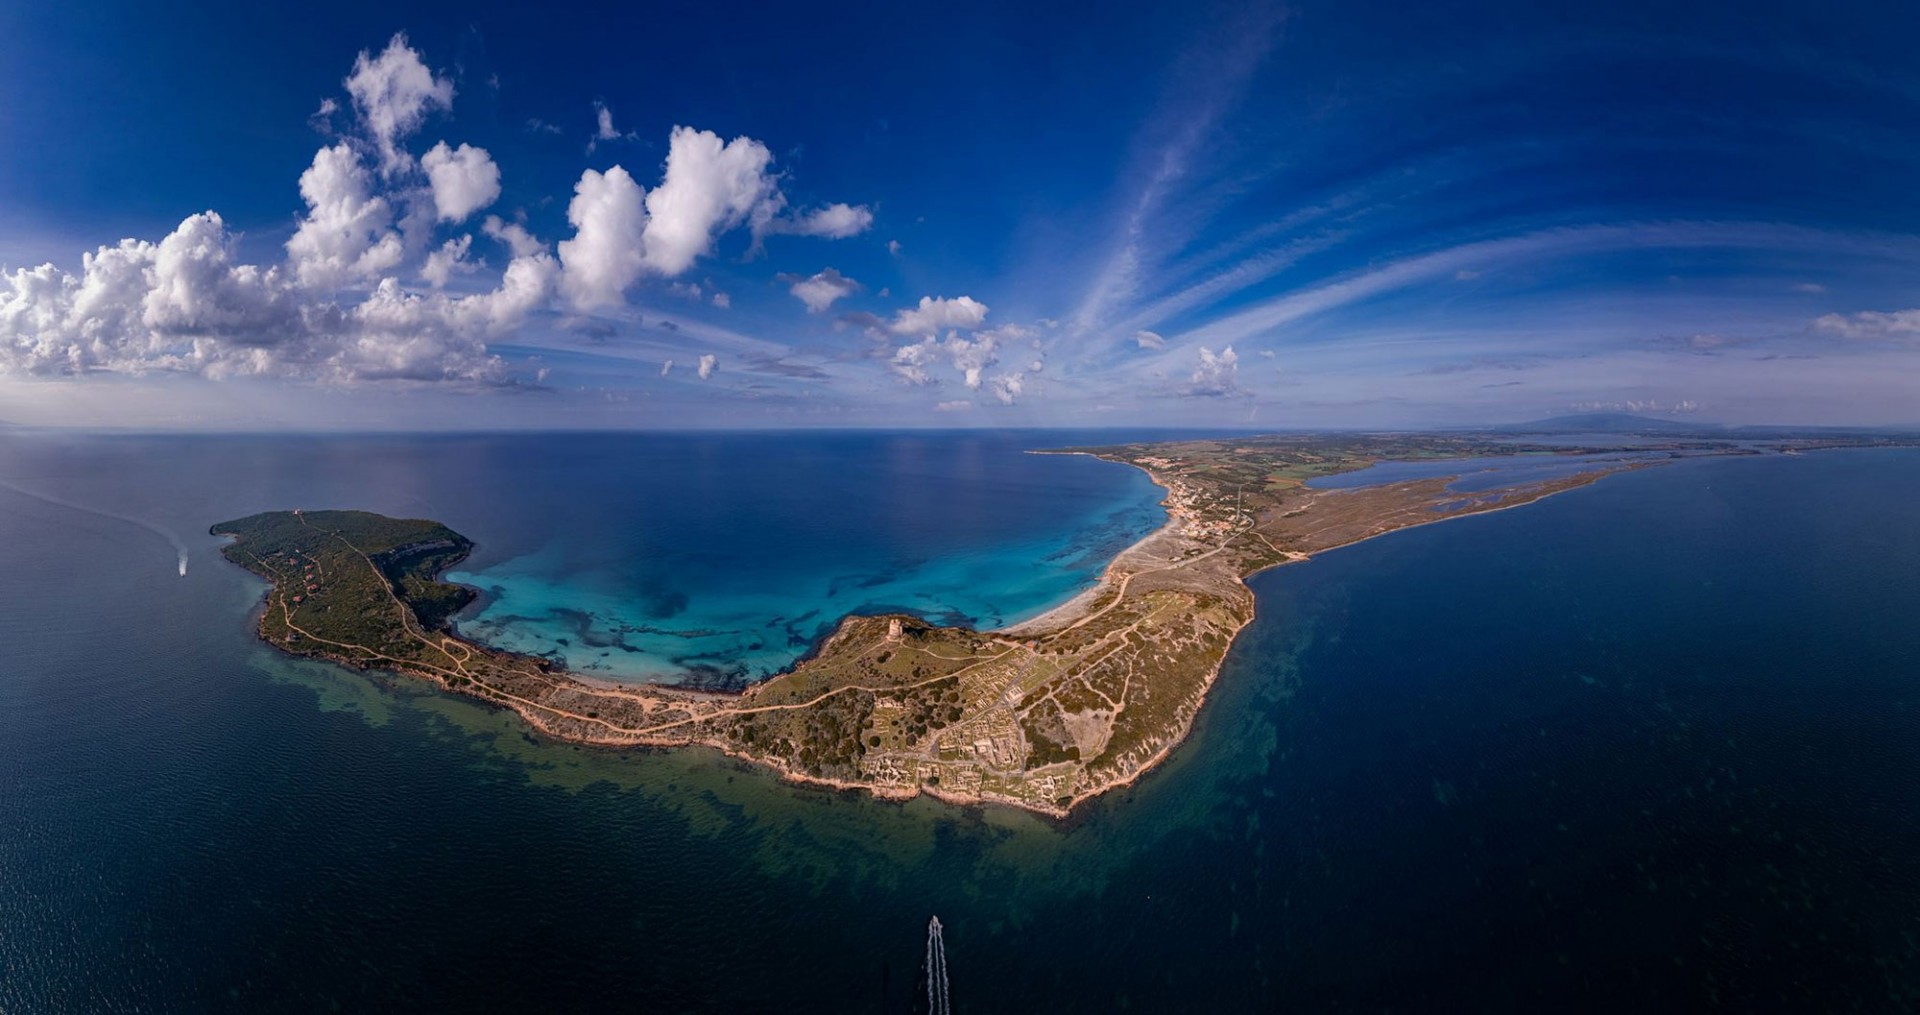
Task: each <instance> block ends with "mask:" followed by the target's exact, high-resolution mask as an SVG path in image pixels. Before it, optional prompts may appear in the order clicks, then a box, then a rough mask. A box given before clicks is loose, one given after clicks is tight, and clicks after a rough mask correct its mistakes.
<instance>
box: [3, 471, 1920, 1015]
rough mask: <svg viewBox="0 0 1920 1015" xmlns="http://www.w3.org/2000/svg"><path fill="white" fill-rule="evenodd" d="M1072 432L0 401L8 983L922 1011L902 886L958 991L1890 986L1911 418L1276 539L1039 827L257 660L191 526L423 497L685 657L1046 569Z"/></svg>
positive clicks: (1018, 817) (340, 1007)
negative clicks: (1446, 518) (537, 732)
mask: <svg viewBox="0 0 1920 1015" xmlns="http://www.w3.org/2000/svg"><path fill="white" fill-rule="evenodd" d="M1127 436H1129V437H1131V436H1134V435H1127ZM1100 439H1117V438H1116V436H1115V435H1106V436H1104V437H1103V436H1102V435H1091V434H1059V433H1052V434H996V435H989V436H979V435H962V434H944V435H943V434H933V435H846V434H839V435H757V436H727V437H710V436H683V437H660V436H646V435H642V436H618V437H615V436H604V435H601V436H585V435H553V436H541V437H510V438H502V437H462V438H449V437H435V438H388V437H383V438H278V437H276V438H264V437H261V438H231V437H221V438H212V437H208V438H181V437H167V438H135V437H109V436H94V437H70V436H56V435H46V434H11V435H5V436H0V482H4V483H6V484H9V485H7V486H0V1012H5V1013H6V1015H29V1013H41V1012H59V1013H64V1012H206V1011H214V1012H218V1011H244V1012H253V1011H296V1012H307V1011H315V1012H325V1011H389V1010H409V1011H418V1010H455V1011H472V1012H493V1011H502V1012H506V1011H512V1012H523V1011H557V1010H581V1009H595V1010H616V1011H649V1012H651V1011H661V1012H762V1011H768V1012H771V1011H779V1012H836V1013H840V1012H846V1013H860V1012H872V1013H878V1012H906V1011H911V1010H915V1009H914V1008H913V1000H914V997H915V993H916V992H915V983H914V981H915V978H916V974H917V972H918V969H919V966H920V963H921V958H922V955H923V950H924V945H925V940H926V926H927V919H928V917H929V916H931V915H934V914H937V915H938V916H939V917H940V919H941V921H942V923H943V924H944V925H945V935H944V936H945V942H946V954H947V961H948V967H949V969H950V972H951V996H952V998H953V999H954V1002H955V1009H956V1010H957V1011H962V1012H973V1013H978V1012H1114V1011H1139V1012H1183V1011H1208V1012H1215V1011H1218V1012H1238V1011H1270V1010H1291V1011H1406V1012H1425V1011H1438V1010H1449V1011H1528V1012H1533V1011H1542V1010H1563V1009H1572V1010H1598V1011H1620V1010H1696V1009H1702V1008H1720V1009H1725V1010H1733V1011H1754V1010H1786V1011H1825V1010H1846V1011H1854V1010H1865V1011H1896V1010H1902V1009H1907V1008H1911V1007H1913V1006H1914V1005H1915V1004H1917V1003H1920V623H1916V621H1915V618H1916V617H1920V524H1916V522H1917V521H1920V507H1916V505H1920V452H1915V451H1873V452H1826V453H1819V454H1809V455H1802V456H1793V457H1788V456H1775V457H1747V458H1733V459H1713V460H1692V461H1684V462H1680V463H1677V464H1673V465H1667V466H1661V467H1657V468H1650V469H1643V470H1640V471H1635V472H1631V473H1626V474H1621V475H1616V476H1612V477H1609V478H1607V479H1605V480H1604V481H1602V482H1600V483H1598V484H1596V485H1594V486H1591V487H1587V488H1583V489H1580V490H1576V491H1573V492H1570V493H1566V494H1563V495H1560V496H1557V497H1554V498H1551V499H1549V500H1547V501H1544V502H1541V503H1538V504H1535V505H1531V506H1528V507H1525V508H1521V509H1516V510H1510V511H1502V512H1497V513H1494V514H1489V515H1483V516H1478V517H1472V518H1467V519H1462V520H1457V521H1450V522H1447V523H1445V524H1440V525H1431V526H1425V527H1421V528H1416V529H1409V530H1405V531H1402V532H1399V533H1395V534H1392V535H1389V536H1386V537H1382V538H1380V539H1376V540H1373V541H1371V542H1367V543H1363V544H1360V545H1357V546H1353V547H1349V548H1346V549H1342V550H1339V551H1335V552H1332V553H1328V554H1325V555H1322V556H1321V557H1319V558H1317V559H1315V560H1313V561H1311V562H1308V563H1305V564H1299V565H1291V566H1287V567H1283V568H1279V569H1276V570H1273V571H1269V572H1267V573H1265V574H1262V575H1260V576H1258V577H1256V578H1255V579H1254V581H1253V585H1254V587H1255V591H1256V593H1257V595H1258V603H1259V616H1258V619H1257V620H1256V621H1255V623H1254V624H1253V625H1252V626H1251V627H1249V628H1248V629H1247V630H1246V631H1245V632H1244V633H1243V635H1242V636H1241V639H1240V641H1239V642H1238V643H1237V644H1236V646H1235V648H1234V651H1233V653H1232V655H1231V656H1230V657H1229V659H1228V662H1227V665H1226V667H1225V669H1224V671H1223V673H1222V674H1221V677H1220V680H1219V681H1218V683H1217V684H1216V686H1215V689H1214V692H1213V694H1212V696H1211V698H1210V700H1209V701H1208V703H1207V706H1206V708H1205V709H1204V710H1203V712H1202V714H1201V717H1200V720H1199V722H1198V724H1197V726H1196V728H1195V730H1194V734H1193V736H1192V738H1191V739H1190V740H1189V741H1188V742H1187V743H1186V744H1185V745H1183V747H1182V748H1181V749H1180V750H1179V751H1178V752H1177V753H1176V754H1175V755H1174V756H1173V758H1172V759H1171V760H1170V761H1169V762H1168V763H1167V764H1166V765H1165V766H1164V767H1162V768H1161V769H1159V770H1157V771H1156V772H1155V773H1154V774H1152V775H1150V776H1148V777H1147V778H1145V779H1143V780H1141V781H1140V782H1139V783H1138V784H1137V785H1136V786H1134V787H1133V788H1132V789H1130V790H1128V791H1124V792H1122V793H1119V794H1117V795H1114V796H1112V797H1110V798H1104V799H1102V800H1100V801H1097V802H1095V803H1094V804H1092V805H1091V806H1089V807H1086V808H1085V809H1083V810H1082V811H1080V812H1077V813H1076V815H1075V816H1074V817H1073V818H1072V819H1070V820H1069V821H1067V822H1064V823H1057V822H1052V821H1048V820H1044V819H1040V818H1036V817H1033V816H1030V815H1026V814H1023V813H1018V812H1014V811H1010V810H1004V809H999V808H987V809H960V808H954V807H949V806H946V805H943V804H938V803H933V802H930V801H926V800H917V801H914V802H910V803H907V804H890V803H880V802H876V801H873V800H871V799H868V798H866V797H863V796H860V795H856V794H839V793H830V792H825V791H820V790H814V789H804V788H796V787H792V786H787V785H783V784H781V783H779V782H778V781H777V780H775V779H773V778H772V777H770V776H768V775H766V774H764V773H762V772H759V771H757V770H755V769H753V768H751V767H747V766H744V765H742V764H739V763H736V762H733V761H730V760H727V759H725V758H722V757H720V756H718V755H715V754H713V753H711V752H704V751H677V752H652V753H640V752H610V751H596V750H588V749H583V748H576V747H571V746H566V745H560V744H554V743H549V742H546V741H543V740H541V739H539V738H536V737H532V736H529V735H528V734H527V733H526V731H525V729H524V728H523V726H522V725H521V724H520V723H519V722H518V720H517V719H516V718H515V717H513V716H512V715H510V714H506V713H501V712H496V711H491V710H488V709H486V708H483V707H481V706H479V705H478V704H476V703H472V702H468V701H465V700H462V699H456V698H452V697H448V696H445V695H442V694H439V693H435V692H432V691H429V690H427V689H426V688H424V687H422V686H419V685H417V684H414V683H412V682H409V681H405V680H396V679H393V678H386V677H382V676H380V675H377V674H371V675H369V674H358V673H352V672H348V671H345V670H342V669H339V668H336V667H332V666H328V665H321V664H314V663H302V662H296V661H293V660H289V659H287V658H285V657H282V656H279V655H277V654H275V653H274V652H272V651H270V650H267V649H265V648H263V647H261V646H260V645H258V644H257V643H256V642H255V641H254V639H253V635H252V631H251V628H250V625H249V613H250V611H251V610H252V609H253V608H254V606H255V605H256V603H257V602H258V599H259V596H260V594H261V588H262V586H261V585H260V583H258V582H257V581H255V580H254V579H252V578H251V577H250V576H248V575H246V574H244V573H242V572H240V571H239V570H238V569H236V568H233V567H230V566H228V565H226V564H225V563H224V562H222V561H221V560H220V559H219V558H218V556H217V542H216V541H215V540H214V539H212V538H211V537H208V536H205V535H203V534H202V533H204V532H205V530H206V526H207V525H208V524H210V523H211V522H214V521H218V520H222V519H224V518H227V517H231V516H234V515H237V514H241V513H245V512H249V511H255V510H261V509H266V508H278V507H292V506H306V507H317V506H360V507H367V508H372V509H376V510H381V511H385V512H388V513H397V514H418V515H429V516H432V517H437V518H441V519H443V520H445V521H447V522H449V523H450V524H452V525H454V527H456V528H458V529H460V530H461V531H462V532H465V533H466V534H467V535H469V536H471V537H472V538H474V539H475V540H476V541H478V543H479V544H480V549H479V551H478V552H477V553H476V555H475V557H474V558H473V559H472V560H471V561H469V562H468V564H467V565H466V568H467V571H468V573H470V574H473V575H476V576H479V577H480V578H481V579H482V580H480V581H477V582H476V584H480V585H483V586H485V585H487V584H488V581H487V580H486V578H487V576H489V575H491V576H492V578H493V579H494V580H495V581H494V584H496V585H498V586H499V587H500V589H501V590H502V591H500V592H498V593H497V594H496V595H495V597H494V599H493V601H492V603H490V604H489V605H488V606H487V607H482V608H481V610H480V611H477V613H478V614H479V615H478V616H470V617H469V618H468V620H467V621H466V622H467V623H470V624H482V623H491V624H494V628H493V629H494V630H496V631H498V632H500V634H499V636H500V637H502V638H503V639H506V638H516V637H518V638H528V639H536V640H537V639H540V638H553V639H558V638H560V637H567V638H569V639H574V640H570V643H569V644H568V645H564V646H562V645H558V644H555V645H552V646H550V649H551V650H554V651H558V652H560V653H561V654H565V655H567V656H568V658H569V660H570V661H572V660H573V659H574V658H575V657H576V655H579V656H580V657H581V658H583V659H589V660H590V659H593V658H601V657H599V656H597V655H594V654H592V653H597V652H600V651H603V650H604V651H606V652H607V653H608V654H607V656H605V658H607V659H609V660H612V659H614V658H615V657H616V656H617V657H621V661H627V662H631V661H632V660H629V659H626V658H625V657H635V658H636V659H643V660H645V661H647V662H649V663H652V662H655V661H658V660H660V659H664V660H665V661H666V662H667V663H668V664H670V665H684V664H685V662H688V661H690V662H692V663H694V664H696V665H697V664H699V663H701V662H705V661H707V660H706V659H705V657H701V658H699V659H693V660H688V661H676V659H675V658H674V657H673V656H672V655H671V654H670V653H665V654H662V653H659V652H658V650H657V647H656V646H655V645H654V644H653V643H651V642H647V641H645V640H644V639H643V638H641V637H639V636H643V635H648V634H649V633H650V632H648V631H643V630H637V629H639V628H667V627H670V626H672V625H673V624H675V623H690V622H691V621H690V620H689V619H688V618H692V617H698V616H703V615H707V616H719V615H721V614H722V613H725V612H726V611H734V614H735V615H737V616H739V617H746V618H750V617H753V616H755V614H753V613H752V610H753V609H754V608H755V607H756V603H758V608H759V609H760V610H761V612H763V613H766V612H768V611H769V610H771V609H772V607H778V609H777V610H772V612H773V613H775V614H777V616H778V617H779V618H780V622H779V623H778V624H776V625H775V629H777V630H780V631H783V632H785V631H787V630H788V628H789V627H791V628H792V630H791V632H790V633H791V636H792V637H793V638H796V639H799V640H805V639H806V638H808V637H810V636H811V633H812V631H813V630H814V629H813V628H812V627H811V626H810V625H812V624H813V623H814V618H805V619H802V618H803V617H804V615H805V613H806V610H807V609H813V608H824V607H825V606H826V605H832V606H834V607H835V608H837V607H838V606H841V605H845V606H847V607H848V608H853V609H861V608H867V607H888V606H908V607H912V608H915V609H918V610H920V611H922V612H924V613H926V614H928V615H931V616H942V617H964V618H967V619H972V620H975V621H977V622H980V623H994V622H999V621H1003V620H1006V619H1008V618H1015V617H1018V616H1021V615H1025V614H1026V613H1029V612H1031V611H1033V610H1035V609H1038V608H1042V607H1044V606H1045V605H1047V601H1050V600H1052V599H1055V598H1061V597H1064V596H1066V595H1070V594H1071V592H1072V590H1073V589H1075V588H1077V587H1079V585H1080V584H1081V583H1083V582H1084V581H1086V580H1088V579H1089V577H1090V576H1091V575H1092V574H1095V573H1097V571H1098V568H1099V564H1100V562H1101V561H1102V560H1103V559H1104V557H1105V556H1106V555H1109V554H1110V553H1111V552H1112V550H1113V549H1115V548H1117V546H1118V545H1124V543H1125V542H1126V541H1127V540H1128V539H1130V538H1132V535H1133V534H1135V533H1137V532H1138V531H1140V529H1141V527H1142V526H1149V527H1150V526H1151V525H1152V524H1153V523H1154V522H1155V521H1156V520H1157V518H1158V513H1157V511H1156V510H1154V508H1153V501H1154V499H1155V496H1156V493H1157V492H1156V491H1155V490H1154V489H1153V488H1152V487H1151V486H1143V485H1142V483H1141V481H1140V479H1139V477H1138V476H1137V475H1136V474H1134V473H1133V472H1132V471H1131V470H1128V469H1125V468H1123V467H1120V466H1110V465H1106V464H1104V463H1099V462H1095V461H1091V460H1086V459H1072V458H1060V457H1043V456H1032V455H1026V454H1023V453H1022V452H1023V451H1024V450H1025V449H1026V448H1029V447H1043V446H1049V445H1059V444H1069V443H1088V442H1093V441H1097V440H1100ZM793 463H800V464H793ZM176 542H177V544H178V545H177V546H176ZM835 547H841V548H842V549H844V551H845V552H844V555H840V554H835V553H834V552H832V551H833V550H834V548H835ZM788 548H790V550H789V549H788ZM182 551H184V552H185V553H186V555H187V561H188V567H187V572H186V574H185V575H184V576H182V575H181V574H180V573H179V567H178V564H179V560H178V558H179V554H180V553H181V552H182ZM968 562H972V563H971V564H970V563H968ZM1003 563H1004V564H1006V565H1008V566H1012V567H1014V569H1015V570H1016V572H1017V573H1016V574H1014V575H1013V576H1011V577H1004V576H1000V575H998V573H997V569H998V568H999V567H1000V566H1001V565H1002V564H1003ZM975 565H977V567H976V566H975ZM989 565H991V566H989ZM754 568H762V569H764V570H761V571H758V572H753V573H756V574H758V575H761V576H762V577H761V578H760V579H759V582H760V583H761V584H763V585H773V584H775V583H776V581H785V580H786V579H788V578H793V579H795V580H796V581H795V585H794V587H795V588H796V589H798V591H797V592H796V593H795V594H794V596H795V598H794V600H793V602H794V604H795V605H792V606H788V605H787V604H786V602H785V601H783V600H780V599H779V597H780V596H781V594H782V589H781V588H777V587H769V588H764V589H761V590H759V591H758V592H756V593H755V594H756V595H765V596H766V597H768V598H766V599H764V600H754V599H752V597H749V596H746V595H744V594H742V593H740V592H739V591H738V590H737V589H730V588H726V587H722V586H724V584H725V582H726V581H727V580H729V578H728V576H730V575H733V574H737V573H741V572H745V571H750V570H751V569H754ZM970 568H973V570H969V569H970ZM989 571H993V572H995V573H994V574H988V573H987V572H989ZM969 574H972V575H977V578H967V579H965V580H962V579H961V578H960V577H957V576H960V575H969ZM916 576H917V577H916ZM714 583H720V584H719V585H716V584H714ZM860 589H867V590H874V591H871V592H861V591H858V590H860ZM529 590H531V591H529ZM823 590H831V591H832V592H833V593H834V594H833V595H832V596H830V597H829V598H828V599H826V600H822V599H821V598H820V597H821V596H822V595H823V594H824V593H823ZM535 593H537V594H535ZM530 594H531V595H532V598H522V599H521V600H520V601H521V602H522V603H523V604H526V605H527V608H526V609H524V610H517V611H509V610H499V611H497V612H496V613H494V614H493V615H492V619H491V620H488V619H483V618H485V616H486V615H485V612H484V611H485V609H487V608H491V607H500V606H502V605H503V604H507V603H510V602H512V601H513V600H514V598H515V596H516V595H521V596H526V595H530ZM541 597H545V598H541ZM569 597H573V598H569ZM628 599H631V600H633V601H634V602H640V603H642V605H634V603H631V602H627V600H628ZM570 602H571V603H575V604H584V605H577V606H569V605H568V604H569V603H570ZM802 603H805V604H810V605H806V606H805V608H802V605H800V604H802ZM768 604H772V605H771V606H769V605H768ZM556 608H557V609H559V610H565V609H570V608H571V609H577V610H578V612H579V613H580V614H582V616H578V617H573V618H571V619H567V618H566V616H565V615H564V614H558V613H556V612H555V610H556ZM543 611H544V612H543ZM701 611H711V612H710V613H708V614H702V612H701ZM522 615H524V619H520V620H514V619H511V618H513V617H517V616H522ZM556 617H558V618H559V619H555V618H556ZM562 621H564V623H562ZM821 622H822V623H830V622H831V620H830V619H829V618H821ZM703 623H704V621H703ZM741 623H743V624H744V623H745V621H742V622H741ZM767 623H772V619H771V617H769V618H767V619H766V620H764V621H763V623H762V625H761V626H762V627H765V626H766V624H767ZM515 625H518V627H517V628H516V627H515ZM569 625H570V626H569ZM556 632H558V633H556ZM568 632H571V633H568ZM476 633H479V632H478V631H476ZM583 633H584V634H585V635H590V636H591V637H583ZM616 642H625V643H626V644H627V645H628V646H629V648H631V649H632V650H631V651H630V650H629V648H622V647H620V646H619V645H618V644H615V643H616ZM601 643H604V644H601ZM583 646H584V647H583ZM693 654H697V653H690V654H689V655H693ZM608 665H609V666H610V667H611V666H612V665H613V664H612V663H609V664H608ZM750 675H751V674H750V673H749V674H746V676H750ZM920 996H921V997H922V998H924V994H922V995H920Z"/></svg>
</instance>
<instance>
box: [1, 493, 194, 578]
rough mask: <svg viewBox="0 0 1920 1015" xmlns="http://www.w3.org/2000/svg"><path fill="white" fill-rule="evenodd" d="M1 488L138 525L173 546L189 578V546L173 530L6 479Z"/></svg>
mask: <svg viewBox="0 0 1920 1015" xmlns="http://www.w3.org/2000/svg"><path fill="white" fill-rule="evenodd" d="M0 487H6V488H7V489H9V490H12V491H13V492H14V493H17V494H19V495H21V496H22V497H32V498H33V499H34V500H37V501H41V502H43V503H47V504H52V505H53V506H55V507H63V508H69V509H71V510H74V511H80V512H83V513H85V514H90V515H94V516H96V517H100V518H106V519H110V520H112V521H116V522H126V523H127V524H128V525H137V526H139V527H140V528H143V529H146V530H147V531H148V532H151V533H153V534H154V535H156V536H159V537H160V538H161V539H164V540H166V541H167V542H168V543H170V544H172V545H173V552H174V553H176V554H178V555H179V557H180V577H182V578H185V577H186V576H187V544H186V543H184V542H181V540H180V537H179V536H176V535H174V534H173V531H172V530H171V529H167V528H164V527H162V526H159V525H155V524H154V523H153V522H150V521H147V520H146V519H145V518H135V517H134V516H132V515H123V514H118V513H115V512H113V511H102V510H100V509H99V508H92V507H88V506H86V505H85V504H75V503H74V502H73V501H70V500H65V499H63V498H60V497H55V496H53V495H51V494H45V493H41V492H40V491H38V490H29V489H27V488H26V487H24V486H21V485H19V484H17V483H9V482H7V481H6V480H4V479H0Z"/></svg>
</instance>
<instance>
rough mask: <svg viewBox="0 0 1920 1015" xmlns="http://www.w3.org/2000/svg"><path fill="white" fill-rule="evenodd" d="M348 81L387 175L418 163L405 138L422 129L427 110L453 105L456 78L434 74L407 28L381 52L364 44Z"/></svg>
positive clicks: (348, 88) (356, 110)
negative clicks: (405, 146)
mask: <svg viewBox="0 0 1920 1015" xmlns="http://www.w3.org/2000/svg"><path fill="white" fill-rule="evenodd" d="M346 85H347V94H348V95H350V96H352V98H353V108H354V112H356V113H357V114H359V116H360V121H361V122H362V123H364V124H365V125H366V128H367V133H368V135H370V137H371V140H372V141H373V144H374V148H375V150H376V151H377V152H378V153H379V155H380V171H381V172H382V173H384V174H387V175H392V174H393V173H395V172H399V171H401V170H404V169H407V168H409V167H410V166H411V165H412V164H413V157H412V156H410V155H408V154H407V153H406V151H405V150H403V149H402V148H401V147H400V142H401V141H403V140H405V139H406V137H407V136H408V135H409V134H412V133H413V132H414V131H416V130H418V129H420V124H421V122H422V121H423V120H425V118H426V115H427V113H429V112H431V111H433V110H435V109H442V110H445V109H452V108H453V82H452V81H451V80H449V79H447V78H442V77H435V76H434V73H433V71H432V70H430V69H428V67H427V65H426V63H425V62H423V61H422V60H421V59H420V54H419V53H417V52H415V51H414V49H413V47H411V46H409V45H407V37H406V35H405V34H399V35H395V36H394V37H393V39H392V40H391V41H390V42H388V43H387V48H386V50H385V51H383V52H382V53H381V54H380V55H379V56H377V57H376V56H374V55H373V54H371V53H369V52H367V51H366V50H361V52H360V56H359V58H358V59H356V60H355V61H354V62H353V73H352V74H350V75H348V77H347V80H346Z"/></svg>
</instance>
